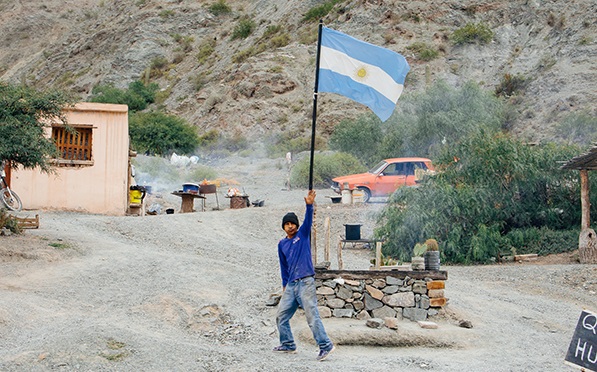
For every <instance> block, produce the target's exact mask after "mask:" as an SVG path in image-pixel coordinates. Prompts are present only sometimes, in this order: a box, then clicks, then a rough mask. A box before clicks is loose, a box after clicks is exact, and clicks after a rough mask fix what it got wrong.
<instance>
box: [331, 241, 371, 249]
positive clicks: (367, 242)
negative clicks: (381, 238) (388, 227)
mask: <svg viewBox="0 0 597 372" xmlns="http://www.w3.org/2000/svg"><path fill="white" fill-rule="evenodd" d="M375 242H376V240H370V239H358V240H348V239H340V244H342V249H344V248H345V247H346V244H352V248H354V247H355V246H356V245H357V244H362V245H364V246H365V245H368V248H371V243H375Z"/></svg>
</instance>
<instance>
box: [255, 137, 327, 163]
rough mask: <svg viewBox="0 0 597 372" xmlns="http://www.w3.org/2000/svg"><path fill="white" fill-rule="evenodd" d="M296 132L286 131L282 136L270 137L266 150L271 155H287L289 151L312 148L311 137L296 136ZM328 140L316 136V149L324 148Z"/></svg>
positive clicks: (294, 151) (297, 151) (295, 151)
mask: <svg viewBox="0 0 597 372" xmlns="http://www.w3.org/2000/svg"><path fill="white" fill-rule="evenodd" d="M295 136H296V134H295V133H290V132H286V133H285V134H282V135H280V136H276V137H274V138H270V139H269V140H268V141H267V143H266V151H267V154H268V156H270V157H281V156H285V155H286V153H287V152H291V153H295V154H296V153H299V152H302V151H310V150H311V137H310V136H300V137H295ZM325 146H326V142H325V140H324V139H323V138H321V137H320V136H316V137H315V150H322V149H324V148H325Z"/></svg>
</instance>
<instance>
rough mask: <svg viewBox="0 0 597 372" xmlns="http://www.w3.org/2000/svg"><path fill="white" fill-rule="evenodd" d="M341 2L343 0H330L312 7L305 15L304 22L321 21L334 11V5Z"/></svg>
mask: <svg viewBox="0 0 597 372" xmlns="http://www.w3.org/2000/svg"><path fill="white" fill-rule="evenodd" d="M341 2H342V0H330V1H326V2H325V3H323V4H321V5H318V6H315V7H313V8H311V9H309V10H308V11H307V13H306V14H305V16H304V17H303V21H304V22H310V21H319V20H320V19H322V18H323V17H325V16H327V15H328V14H329V13H330V12H331V11H332V9H333V8H334V5H336V4H338V3H341Z"/></svg>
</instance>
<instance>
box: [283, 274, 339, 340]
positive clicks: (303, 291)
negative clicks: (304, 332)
mask: <svg viewBox="0 0 597 372" xmlns="http://www.w3.org/2000/svg"><path fill="white" fill-rule="evenodd" d="M299 305H300V306H301V307H302V308H303V310H305V316H306V318H307V323H308V324H309V328H311V332H313V338H315V342H317V345H318V346H319V349H320V350H329V349H331V348H332V341H330V339H329V338H328V335H327V333H326V332H325V328H323V323H322V322H321V318H320V317H319V311H318V310H317V295H316V294H315V279H314V278H313V277H312V276H308V277H306V278H302V279H299V280H295V281H293V282H290V283H288V284H287V285H286V290H285V291H284V293H283V294H282V298H281V299H280V305H279V307H278V316H277V317H276V324H277V325H278V332H279V333H280V344H282V345H284V346H288V347H290V348H293V349H296V344H295V343H294V337H293V336H292V331H291V330H290V318H292V316H293V315H294V313H295V312H296V310H297V309H298V306H299Z"/></svg>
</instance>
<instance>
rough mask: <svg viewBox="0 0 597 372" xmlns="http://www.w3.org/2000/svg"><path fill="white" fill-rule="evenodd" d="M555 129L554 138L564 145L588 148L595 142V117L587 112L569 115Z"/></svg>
mask: <svg viewBox="0 0 597 372" xmlns="http://www.w3.org/2000/svg"><path fill="white" fill-rule="evenodd" d="M555 129H556V130H555V132H556V133H555V134H556V137H557V138H558V139H561V140H562V141H563V142H564V143H568V144H577V145H581V146H589V145H591V144H592V143H594V142H595V141H596V140H597V134H596V133H597V117H595V116H593V115H591V114H589V113H588V112H575V113H571V114H569V115H567V116H566V117H565V118H564V120H562V121H561V122H560V123H558V124H557V125H556V127H555Z"/></svg>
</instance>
